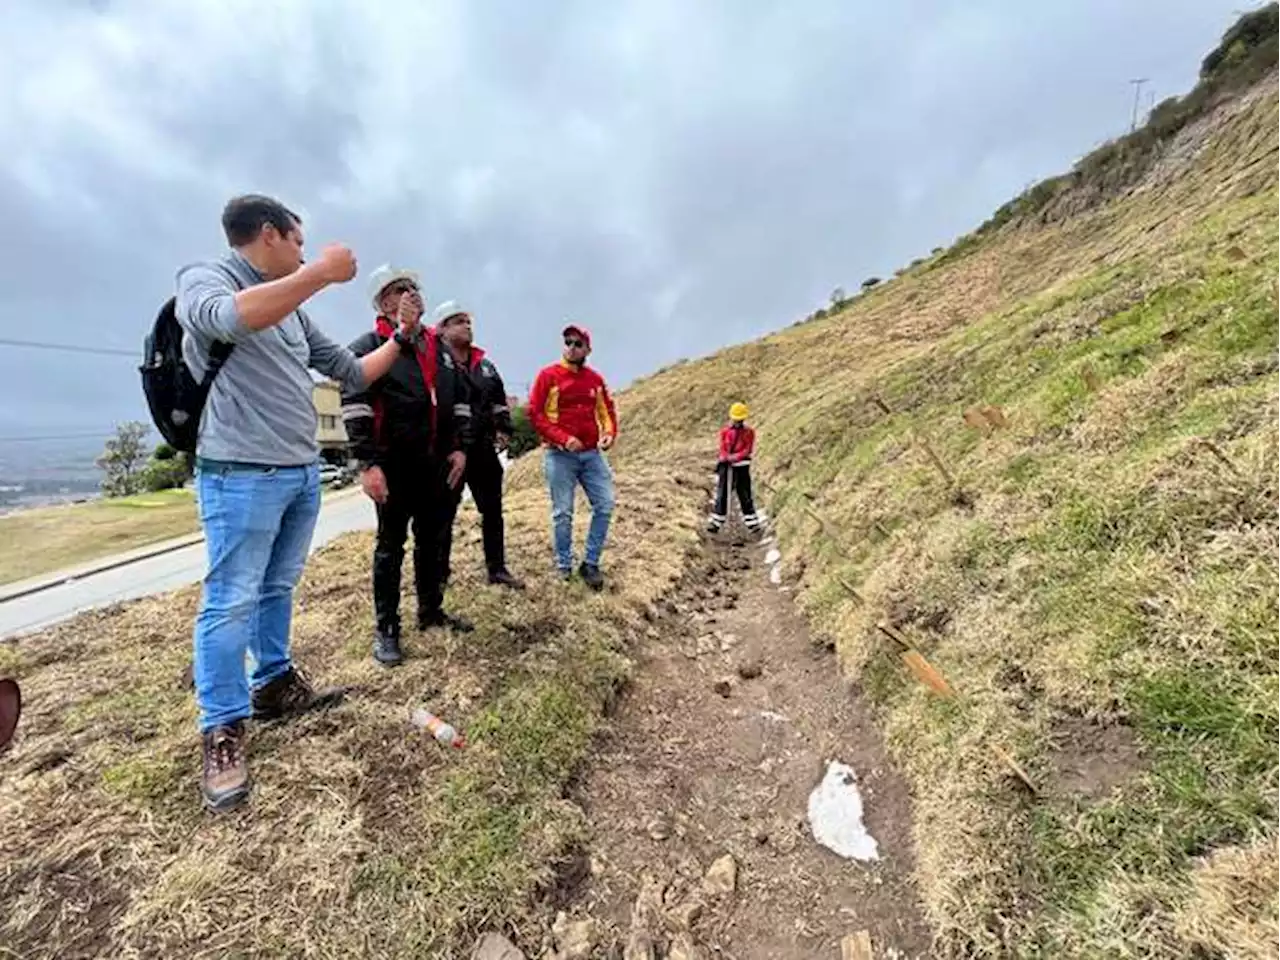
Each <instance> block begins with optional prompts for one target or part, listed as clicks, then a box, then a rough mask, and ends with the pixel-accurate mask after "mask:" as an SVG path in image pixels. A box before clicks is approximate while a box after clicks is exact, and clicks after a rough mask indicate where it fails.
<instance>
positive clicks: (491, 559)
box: [431, 300, 524, 590]
mask: <svg viewBox="0 0 1280 960" xmlns="http://www.w3.org/2000/svg"><path fill="white" fill-rule="evenodd" d="M431 319H432V324H433V326H434V327H435V329H436V330H438V331H440V337H441V338H442V339H443V340H444V342H445V344H447V345H448V348H449V351H450V353H451V354H452V356H453V360H454V363H455V364H456V365H457V367H458V370H459V371H460V372H461V375H462V378H463V379H464V380H465V382H466V384H467V391H468V392H467V399H468V401H469V403H470V405H471V424H472V432H471V437H472V443H471V445H470V446H469V447H467V450H466V454H467V472H466V476H465V477H464V481H465V483H466V485H467V488H468V489H469V490H470V491H471V497H472V499H473V500H475V503H476V509H477V510H479V511H480V527H481V531H482V533H483V536H484V562H485V566H486V567H487V568H488V570H489V582H490V583H494V584H499V585H501V586H504V587H510V588H511V589H513V590H523V589H524V583H522V582H521V581H520V580H519V579H517V578H516V577H514V576H512V574H511V571H510V570H508V569H507V560H506V547H505V543H504V541H505V538H506V533H505V530H504V525H503V520H502V474H503V469H502V462H501V461H500V460H499V459H498V451H499V450H505V449H507V446H508V444H510V442H511V435H512V434H513V433H514V432H515V427H514V426H513V424H512V422H511V407H510V406H509V405H508V403H507V388H506V387H505V386H503V383H502V377H501V375H500V374H499V373H498V368H497V367H495V366H494V365H493V361H492V360H489V359H488V358H486V357H485V354H484V351H483V350H482V349H480V348H479V347H477V346H476V345H475V343H474V342H473V340H474V333H473V330H472V320H471V314H470V313H468V312H467V311H466V310H465V309H464V308H463V307H461V306H460V305H459V304H457V303H456V302H455V301H452V300H450V301H447V302H446V303H442V304H440V306H438V307H436V309H435V312H434V313H433V314H432V315H431ZM459 493H461V489H460V488H459ZM450 530H451V531H452V528H450ZM451 549H452V537H451V535H448V534H447V535H446V548H445V550H446V553H445V561H444V563H445V570H446V575H447V571H448V569H449V557H448V553H449V551H450V550H451Z"/></svg>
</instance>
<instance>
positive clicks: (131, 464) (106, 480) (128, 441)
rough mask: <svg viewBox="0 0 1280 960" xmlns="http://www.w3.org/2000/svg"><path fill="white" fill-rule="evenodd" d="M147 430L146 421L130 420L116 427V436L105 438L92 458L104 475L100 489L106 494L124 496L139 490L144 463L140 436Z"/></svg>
mask: <svg viewBox="0 0 1280 960" xmlns="http://www.w3.org/2000/svg"><path fill="white" fill-rule="evenodd" d="M148 432H149V428H148V427H147V425H146V424H145V423H141V422H140V421H137V420H130V421H129V422H128V423H122V424H120V426H118V427H116V435H115V436H114V437H112V438H111V439H110V440H108V441H107V444H106V446H105V447H103V449H102V453H101V454H100V455H99V456H98V459H97V460H96V461H94V463H95V465H96V466H97V467H98V469H99V470H101V471H102V472H103V474H105V476H103V478H102V492H103V494H104V495H105V496H108V497H125V496H128V495H129V494H132V493H137V492H138V491H139V490H140V489H142V468H143V465H144V464H145V463H146V462H147V452H148V451H147V448H146V446H145V445H144V444H143V442H142V441H143V438H144V437H145V436H146V435H147V433H148Z"/></svg>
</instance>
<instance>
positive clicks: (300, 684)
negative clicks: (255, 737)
mask: <svg viewBox="0 0 1280 960" xmlns="http://www.w3.org/2000/svg"><path fill="white" fill-rule="evenodd" d="M344 696H346V691H345V690H344V689H342V688H341V687H327V688H325V689H323V690H316V689H315V688H314V687H312V686H311V684H310V683H308V682H307V680H306V678H304V677H303V676H302V674H301V673H299V672H298V670H297V669H296V668H295V667H290V668H289V672H288V673H284V674H281V675H280V676H278V677H276V678H275V679H274V680H268V681H267V682H266V683H264V684H263V685H262V686H260V687H258V689H257V690H254V691H253V696H252V699H253V719H255V720H262V721H266V720H279V719H281V718H283V717H289V716H297V715H298V714H302V713H308V712H310V711H312V710H323V709H325V708H326V707H332V706H336V705H337V704H339V703H341V702H342V698H343V697H344Z"/></svg>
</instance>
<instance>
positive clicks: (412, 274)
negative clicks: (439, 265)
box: [369, 263, 422, 310]
mask: <svg viewBox="0 0 1280 960" xmlns="http://www.w3.org/2000/svg"><path fill="white" fill-rule="evenodd" d="M397 280H408V281H409V282H410V283H412V284H413V285H414V286H415V287H418V288H419V289H421V288H422V281H421V280H420V279H419V278H418V271H416V270H404V269H401V268H399V267H393V266H391V264H389V263H384V264H383V265H382V266H380V267H378V268H377V269H375V270H374V271H373V273H371V274H369V299H370V300H371V301H372V302H373V309H375V310H381V309H382V304H380V303H379V302H378V299H379V298H380V297H381V296H382V291H383V290H385V289H387V287H389V286H391V284H393V283H395V282H396V281H397Z"/></svg>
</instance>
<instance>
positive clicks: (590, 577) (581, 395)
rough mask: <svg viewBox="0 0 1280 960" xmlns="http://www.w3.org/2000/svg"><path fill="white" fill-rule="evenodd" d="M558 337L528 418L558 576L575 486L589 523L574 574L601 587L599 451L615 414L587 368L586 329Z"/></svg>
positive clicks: (603, 533) (608, 502)
mask: <svg viewBox="0 0 1280 960" xmlns="http://www.w3.org/2000/svg"><path fill="white" fill-rule="evenodd" d="M563 335H564V356H563V358H562V359H561V360H560V362H559V363H553V364H551V365H550V366H549V367H544V368H543V369H542V370H541V371H540V372H539V373H538V376H537V378H536V379H535V380H534V381H533V388H532V390H531V391H530V392H529V420H530V421H531V422H532V423H533V428H534V429H535V430H536V431H537V432H538V437H539V438H540V439H541V440H542V442H543V445H544V446H546V448H547V452H546V458H545V461H544V466H545V469H546V475H547V487H548V488H549V490H550V492H551V522H552V527H553V530H554V534H555V550H556V566H557V567H558V568H559V570H560V576H561V577H562V578H563V579H565V580H568V579H569V578H570V577H571V576H572V575H573V498H574V493H575V492H576V490H577V487H578V484H581V485H582V489H583V492H584V493H586V495H587V501H588V502H589V503H590V504H591V525H590V526H589V527H588V529H587V544H586V555H585V557H584V558H583V562H582V566H580V567H579V568H578V573H579V574H580V575H581V576H582V579H583V580H584V581H585V582H586V584H587V586H589V587H590V588H591V589H592V590H600V589H603V587H604V577H603V576H602V575H601V573H600V554H601V553H602V552H603V551H604V542H605V538H606V537H607V536H608V534H609V521H610V519H611V518H612V516H613V506H614V492H613V473H612V471H610V469H609V463H608V461H607V460H605V458H604V456H603V454H602V451H605V450H608V449H609V448H610V447H612V446H613V442H614V440H615V439H617V436H618V414H617V411H616V410H615V409H614V406H613V397H611V396H610V395H609V388H608V387H607V386H606V385H605V382H604V378H603V377H601V376H600V374H598V373H596V371H595V370H593V369H591V368H590V367H588V366H587V357H588V356H589V355H590V353H591V334H590V332H588V331H587V330H586V329H585V328H584V327H581V326H579V325H578V324H576V323H571V324H569V325H568V326H567V327H565V328H564V331H563Z"/></svg>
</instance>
